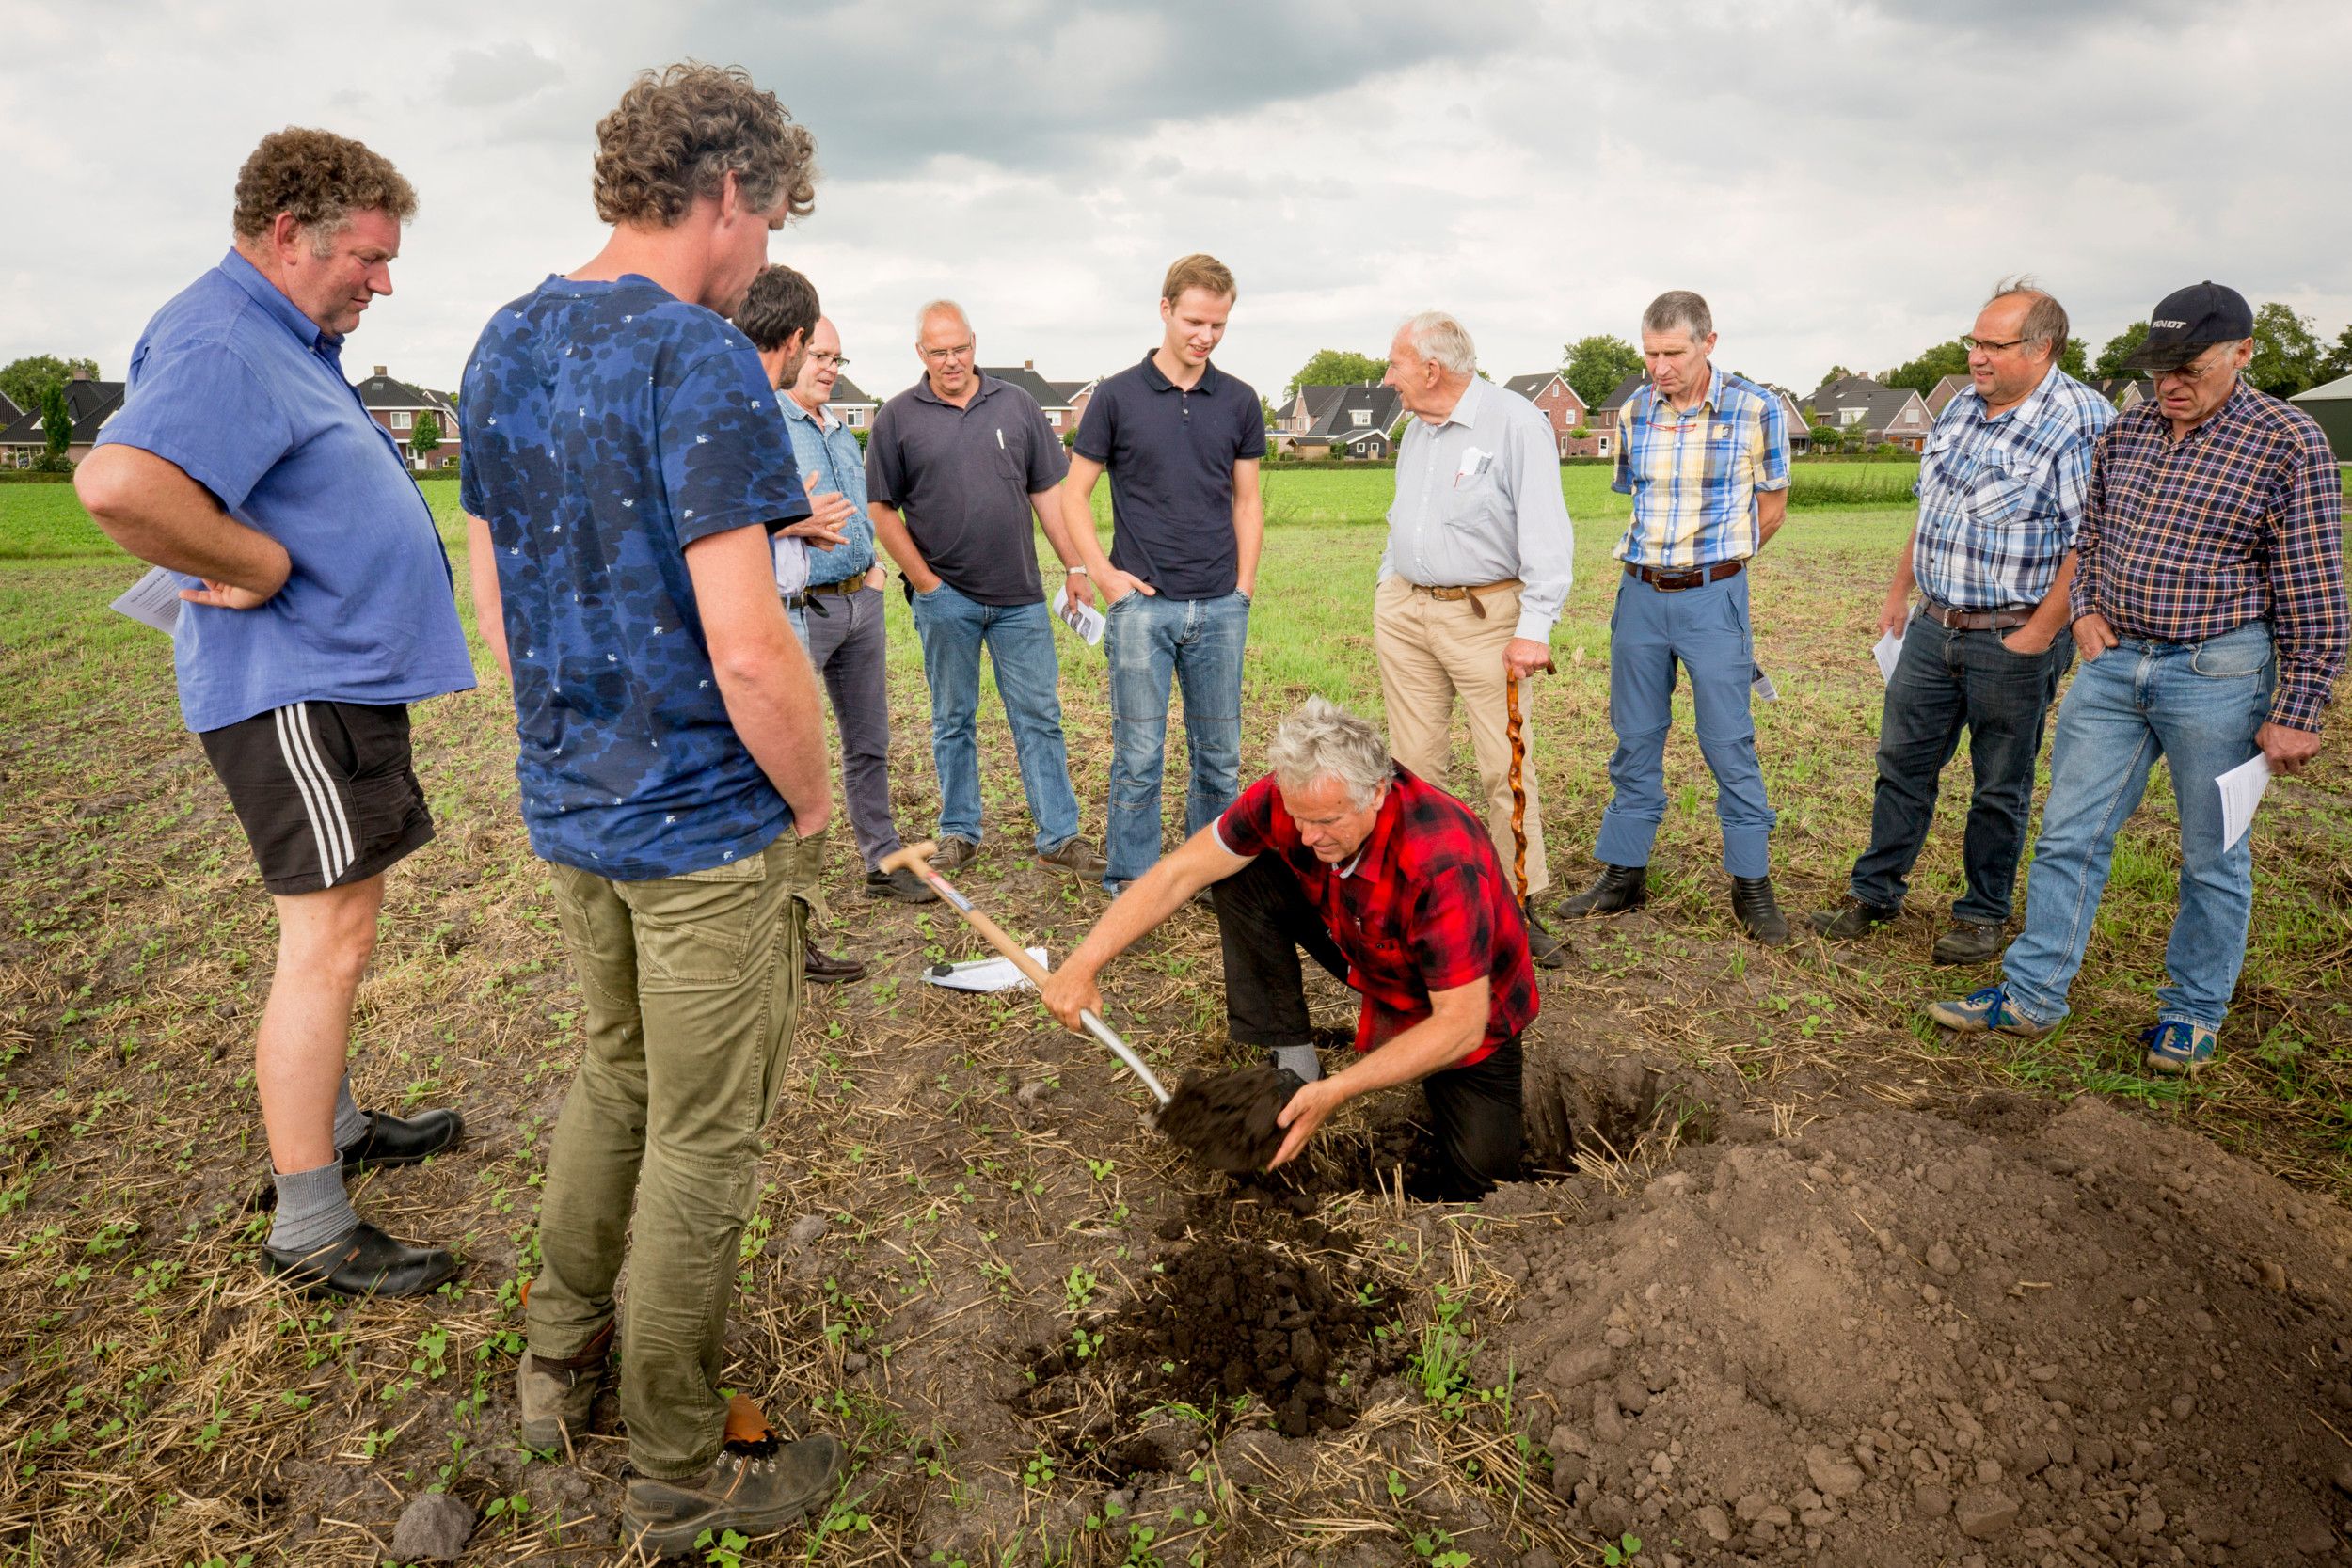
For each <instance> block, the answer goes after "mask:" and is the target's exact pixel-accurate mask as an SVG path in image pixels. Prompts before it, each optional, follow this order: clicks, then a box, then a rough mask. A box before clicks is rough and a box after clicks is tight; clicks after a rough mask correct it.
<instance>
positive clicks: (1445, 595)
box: [1405, 578, 1520, 621]
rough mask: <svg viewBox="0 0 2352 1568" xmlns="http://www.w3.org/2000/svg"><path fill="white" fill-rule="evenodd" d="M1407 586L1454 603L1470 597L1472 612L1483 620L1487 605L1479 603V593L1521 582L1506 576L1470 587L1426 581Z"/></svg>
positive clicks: (1515, 585) (1496, 590)
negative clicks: (1431, 585)
mask: <svg viewBox="0 0 2352 1568" xmlns="http://www.w3.org/2000/svg"><path fill="white" fill-rule="evenodd" d="M1405 586H1406V587H1407V588H1409V589H1411V590H1412V591H1413V592H1414V593H1416V594H1428V595H1429V596H1430V597H1431V598H1433V599H1443V600H1444V601H1445V602H1446V603H1448V604H1452V603H1453V602H1454V601H1455V600H1456V599H1468V600H1469V601H1470V613H1471V614H1472V615H1475V616H1477V617H1478V618H1479V619H1480V620H1482V621H1483V620H1485V619H1486V606H1485V605H1483V604H1481V603H1479V601H1478V595H1479V594H1492V593H1496V592H1498V591H1500V590H1502V589H1505V588H1517V587H1518V586H1520V583H1519V579H1518V578H1503V579H1502V581H1501V582H1481V583H1475V584H1473V585H1471V586H1470V587H1468V588H1431V587H1429V586H1428V585H1427V584H1425V583H1419V582H1407V583H1406V584H1405Z"/></svg>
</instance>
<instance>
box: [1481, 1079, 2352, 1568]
mask: <svg viewBox="0 0 2352 1568" xmlns="http://www.w3.org/2000/svg"><path fill="white" fill-rule="evenodd" d="M1720 1132H1721V1137H1720V1141H1718V1142H1715V1143H1712V1144H1706V1145H1697V1146H1689V1145H1686V1146H1685V1147H1683V1148H1680V1149H1679V1150H1678V1151H1677V1152H1676V1153H1675V1155H1674V1156H1673V1158H1672V1159H1671V1160H1670V1161H1669V1162H1668V1163H1667V1164H1665V1165H1664V1166H1663V1167H1662V1168H1661V1169H1660V1170H1658V1171H1657V1172H1656V1173H1655V1174H1654V1175H1653V1176H1652V1178H1651V1179H1650V1180H1648V1181H1647V1182H1646V1184H1645V1185H1644V1186H1641V1187H1640V1188H1639V1189H1638V1190H1637V1191H1634V1192H1633V1193H1632V1194H1631V1195H1630V1196H1607V1195H1596V1194H1594V1193H1593V1191H1592V1187H1593V1184H1592V1183H1590V1182H1577V1183H1573V1184H1572V1185H1573V1186H1574V1187H1576V1188H1578V1189H1580V1190H1581V1191H1582V1192H1583V1194H1584V1196H1585V1197H1586V1200H1587V1201H1586V1202H1585V1204H1584V1205H1583V1212H1582V1214H1581V1217H1580V1218H1578V1219H1576V1220H1574V1221H1571V1222H1565V1223H1561V1224H1558V1225H1553V1226H1549V1227H1544V1226H1534V1225H1521V1226H1518V1227H1515V1236H1516V1237H1518V1238H1523V1239H1524V1245H1523V1246H1519V1245H1514V1246H1512V1247H1510V1248H1507V1249H1505V1248H1498V1251H1499V1252H1501V1253H1502V1256H1501V1257H1500V1258H1499V1259H1498V1261H1499V1262H1500V1264H1501V1266H1502V1268H1503V1269H1504V1271H1505V1272H1506V1273H1507V1274H1509V1275H1511V1276H1513V1277H1514V1278H1515V1280H1516V1281H1517V1282H1518V1286H1519V1293H1518V1301H1517V1302H1516V1304H1515V1307H1514V1310H1513V1311H1512V1312H1511V1314H1510V1315H1509V1319H1508V1321H1506V1322H1504V1323H1502V1324H1501V1325H1499V1327H1498V1328H1497V1329H1496V1330H1495V1331H1494V1332H1493V1333H1491V1334H1490V1335H1489V1337H1488V1338H1487V1339H1486V1343H1485V1345H1484V1347H1483V1349H1482V1351H1481V1354H1480V1357H1479V1374H1480V1377H1481V1379H1482V1381H1484V1382H1486V1383H1495V1382H1499V1381H1501V1380H1502V1377H1503V1376H1504V1375H1505V1370H1506V1368H1509V1369H1513V1370H1516V1371H1517V1372H1518V1375H1519V1378H1520V1380H1521V1381H1520V1384H1519V1386H1520V1388H1521V1389H1522V1390H1524V1391H1525V1392H1526V1393H1527V1395H1528V1396H1529V1397H1530V1399H1531V1401H1533V1402H1538V1408H1539V1411H1540V1414H1539V1416H1538V1417H1537V1418H1536V1419H1534V1421H1533V1422H1532V1423H1531V1424H1532V1426H1533V1427H1534V1430H1535V1432H1536V1433H1537V1434H1538V1435H1539V1438H1541V1439H1543V1440H1545V1441H1546V1442H1547V1446H1548V1447H1549V1449H1550V1451H1551V1453H1552V1455H1553V1456H1554V1458H1553V1473H1552V1478H1551V1479H1552V1486H1553V1490H1554V1492H1555V1494H1556V1495H1557V1497H1559V1499H1560V1500H1561V1501H1562V1502H1564V1503H1565V1504H1566V1505H1567V1506H1568V1509H1569V1521H1570V1528H1572V1529H1575V1530H1577V1531H1578V1532H1579V1533H1581V1534H1582V1535H1584V1536H1585V1538H1587V1539H1592V1538H1599V1539H1605V1540H1614V1539H1615V1538H1616V1537H1618V1536H1619V1535H1620V1534H1622V1533H1623V1532H1624V1531H1626V1530H1629V1529H1630V1530H1632V1531H1633V1532H1634V1533H1636V1534H1638V1535H1639V1536H1641V1537H1642V1538H1643V1540H1644V1541H1645V1543H1648V1544H1650V1552H1645V1557H1644V1560H1645V1561H1646V1560H1651V1553H1655V1554H1656V1559H1657V1560H1660V1561H1662V1562H1672V1561H1674V1560H1676V1559H1677V1558H1678V1559H1679V1560H1681V1561H1683V1562H1685V1563H1689V1564H1692V1565H1694V1568H1695V1565H1699V1564H1718V1563H1722V1564H1729V1563H1742V1562H1804V1563H1808V1564H1819V1563H1851V1564H1863V1563H1914V1562H1916V1563H1932V1562H1958V1563H1962V1564H1972V1565H1990V1564H1994V1563H2032V1564H2037V1565H2042V1568H2051V1565H2056V1564H2082V1565H2087V1568H2088V1565H2097V1564H2108V1563H2115V1564H2139V1563H2158V1562H2162V1563H2173V1562H2188V1563H2205V1562H2212V1563H2219V1562H2225V1561H2226V1562H2262V1563H2268V1562H2280V1561H2287V1560H2305V1559H2311V1560H2317V1559H2323V1558H2327V1559H2332V1560H2342V1558H2341V1557H2340V1556H2339V1555H2338V1554H2341V1553H2342V1552H2343V1550H2344V1546H2343V1542H2344V1534H2345V1531H2346V1530H2347V1528H2352V1463H2348V1462H2352V1443H2347V1442H2346V1441H2345V1440H2344V1438H2343V1437H2342V1436H2340V1435H2338V1431H2339V1430H2341V1431H2344V1432H2352V1322H2347V1306H2348V1305H2352V1226H2347V1223H2346V1219H2345V1216H2344V1212H2343V1211H2342V1210H2341V1209H2340V1208H2338V1207H2337V1206H2336V1205H2334V1204H2332V1203H2328V1202H2327V1201H2325V1200H2314V1199H2311V1198H2307V1197H2304V1196H2301V1195H2298V1194H2296V1193H2295V1192H2294V1191H2292V1190H2291V1189H2289V1188H2288V1187H2287V1186H2285V1185H2284V1184H2283V1183H2281V1182H2280V1181H2278V1180H2275V1179H2273V1178H2271V1177H2269V1176H2268V1175H2266V1174H2265V1173H2264V1172H2262V1171H2260V1170H2258V1169H2256V1168H2254V1167H2253V1166H2251V1165H2249V1164H2246V1163H2245V1162H2243V1161H2240V1160H2237V1159H2234V1158H2233V1157H2232V1156H2230V1155H2228V1154H2225V1153H2223V1152H2222V1151H2221V1150H2219V1149H2218V1148H2215V1147H2214V1146H2213V1145H2212V1144H2210V1143H2207V1142H2206V1141H2204V1140H2203V1139H2201V1138H2198V1137H2194V1136H2190V1135H2187V1134H2184V1133H2179V1132H2173V1131H2171V1130H2169V1129H2167V1128H2164V1127H2162V1126H2159V1125H2156V1124H2153V1123H2151V1122H2150V1121H2148V1120H2145V1119H2141V1118H2137V1117H2131V1116H2128V1115H2126V1114H2124V1113H2122V1112H2120V1111H2117V1110H2115V1109H2113V1108H2111V1107H2109V1106H2108V1105H2106V1103H2104V1102H2102V1101H2095V1100H2089V1099H2086V1100H2082V1101H2076V1102H2075V1103H2074V1104H2073V1105H2072V1106H2070V1107H2068V1108H2067V1109H2065V1110H2063V1111H2062V1112H2056V1113H2055V1114H2053V1111H2052V1109H2051V1108H2050V1107H2048V1106H2046V1105H2043V1104H2040V1103H2038V1102H2026V1101H2002V1102H1998V1103H1994V1104H1991V1105H1986V1106H1979V1108H1977V1111H1976V1113H1975V1114H1971V1115H1966V1116H1962V1117H1943V1116H1937V1115H1931V1114H1925V1113H1921V1112H1915V1111H1900V1110H1893V1109H1872V1108H1864V1109H1855V1108H1852V1107H1845V1108H1839V1109H1834V1110H1833V1111H1832V1112H1831V1114H1829V1115H1827V1116H1826V1117H1824V1118H1823V1119H1821V1120H1820V1121H1818V1122H1816V1123H1814V1124H1812V1125H1810V1126H1808V1127H1806V1128H1804V1130H1803V1131H1802V1132H1800V1133H1799V1134H1798V1135H1797V1136H1794V1137H1790V1138H1786V1139H1778V1140H1775V1139H1772V1138H1771V1137H1770V1136H1769V1129H1768V1128H1766V1127H1765V1126H1764V1125H1763V1124H1762V1123H1761V1122H1760V1121H1759V1120H1758V1119H1757V1118H1756V1117H1747V1116H1742V1115H1738V1114H1734V1115H1730V1116H1727V1117H1724V1118H1723V1125H1722V1127H1721V1129H1720ZM1557 1205H1558V1189H1556V1188H1548V1187H1544V1186H1534V1185H1531V1186H1520V1187H1512V1188H1506V1189H1504V1190H1502V1192H1500V1193H1498V1194H1496V1195H1495V1196H1493V1197H1491V1198H1489V1199H1488V1200H1487V1204H1486V1209H1487V1211H1488V1212H1491V1213H1494V1214H1497V1215H1502V1214H1507V1213H1511V1212H1524V1213H1531V1214H1532V1213H1534V1212H1538V1211H1542V1210H1545V1209H1548V1208H1556V1207H1557ZM2330 1423H2332V1426H2331V1425H2330Z"/></svg>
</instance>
